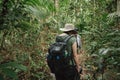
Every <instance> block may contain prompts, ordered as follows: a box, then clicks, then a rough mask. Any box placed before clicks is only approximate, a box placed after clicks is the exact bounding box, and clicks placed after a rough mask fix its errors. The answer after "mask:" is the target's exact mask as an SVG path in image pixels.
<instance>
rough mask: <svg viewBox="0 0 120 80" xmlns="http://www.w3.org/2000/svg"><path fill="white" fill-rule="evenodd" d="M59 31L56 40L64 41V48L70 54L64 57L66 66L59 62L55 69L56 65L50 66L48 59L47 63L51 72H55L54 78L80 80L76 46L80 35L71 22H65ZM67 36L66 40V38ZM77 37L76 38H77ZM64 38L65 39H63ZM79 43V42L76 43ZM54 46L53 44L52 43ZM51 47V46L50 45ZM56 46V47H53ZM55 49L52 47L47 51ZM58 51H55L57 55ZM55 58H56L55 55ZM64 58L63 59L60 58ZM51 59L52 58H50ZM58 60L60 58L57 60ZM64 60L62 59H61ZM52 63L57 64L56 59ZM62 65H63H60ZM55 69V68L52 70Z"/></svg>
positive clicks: (57, 79)
mask: <svg viewBox="0 0 120 80" xmlns="http://www.w3.org/2000/svg"><path fill="white" fill-rule="evenodd" d="M60 30H61V31H63V33H62V34H60V35H58V36H57V37H56V42H66V50H67V53H68V55H69V56H70V57H69V59H68V60H67V59H66V62H67V66H64V65H65V64H64V65H62V63H60V64H59V67H60V68H59V69H56V66H52V65H51V63H50V62H49V60H48V62H49V63H48V65H49V66H51V71H52V73H54V74H55V78H56V80H80V74H79V72H80V70H81V66H80V63H79V56H78V52H77V51H78V49H77V46H78V47H81V46H80V42H79V41H77V40H80V37H79V36H78V34H77V29H76V28H75V26H74V25H73V24H71V23H69V24H65V27H64V28H60ZM66 38H67V40H66ZM77 38H78V39H77ZM65 40H66V41H65ZM77 43H79V44H77ZM56 45H57V44H56ZM54 46H55V45H54ZM52 48H53V46H52ZM55 48H57V47H55ZM52 51H55V50H53V49H51V50H49V53H50V52H52ZM57 54H58V53H56V55H57ZM57 59H60V58H58V56H57ZM62 60H64V59H62ZM51 61H53V60H51ZM59 61H60V60H59ZM62 62H64V61H62ZM52 64H54V65H56V64H57V61H56V62H55V61H54V63H52ZM62 66H64V67H62ZM54 69H55V70H54Z"/></svg>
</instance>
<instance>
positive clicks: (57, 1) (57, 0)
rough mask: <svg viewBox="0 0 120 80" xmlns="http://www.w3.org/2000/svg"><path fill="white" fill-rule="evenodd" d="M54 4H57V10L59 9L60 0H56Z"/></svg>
mask: <svg viewBox="0 0 120 80" xmlns="http://www.w3.org/2000/svg"><path fill="white" fill-rule="evenodd" d="M54 4H55V9H56V11H58V9H59V0H54Z"/></svg>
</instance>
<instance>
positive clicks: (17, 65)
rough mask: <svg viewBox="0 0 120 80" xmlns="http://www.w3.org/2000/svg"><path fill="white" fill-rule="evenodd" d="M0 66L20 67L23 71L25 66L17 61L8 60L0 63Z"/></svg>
mask: <svg viewBox="0 0 120 80" xmlns="http://www.w3.org/2000/svg"><path fill="white" fill-rule="evenodd" d="M0 68H1V69H3V68H16V69H20V70H23V71H26V70H27V68H26V66H24V65H22V64H18V63H17V62H9V63H5V64H1V65H0Z"/></svg>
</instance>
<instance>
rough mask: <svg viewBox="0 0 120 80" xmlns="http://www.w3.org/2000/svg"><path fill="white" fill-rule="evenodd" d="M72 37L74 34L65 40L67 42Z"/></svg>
mask: <svg viewBox="0 0 120 80" xmlns="http://www.w3.org/2000/svg"><path fill="white" fill-rule="evenodd" d="M71 37H73V35H71V36H68V37H66V38H65V40H64V42H65V43H66V42H67V41H68V40H69V39H70V38H71Z"/></svg>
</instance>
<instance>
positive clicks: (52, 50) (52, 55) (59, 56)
mask: <svg viewBox="0 0 120 80" xmlns="http://www.w3.org/2000/svg"><path fill="white" fill-rule="evenodd" d="M71 37H72V36H67V37H66V38H65V39H64V41H63V42H57V41H56V42H55V43H53V44H52V45H50V47H49V49H48V56H47V64H48V66H49V68H50V70H51V72H52V73H57V72H59V70H62V69H63V68H65V67H67V66H69V61H70V59H72V58H71V57H72V56H71V55H70V54H68V52H67V50H66V45H67V42H68V40H69V39H70V38H71Z"/></svg>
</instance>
